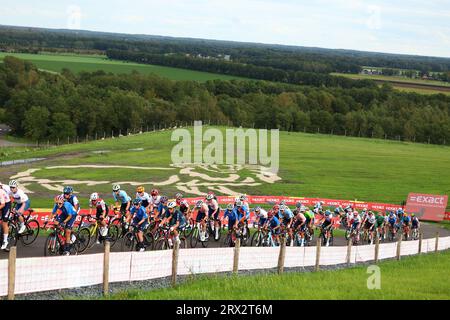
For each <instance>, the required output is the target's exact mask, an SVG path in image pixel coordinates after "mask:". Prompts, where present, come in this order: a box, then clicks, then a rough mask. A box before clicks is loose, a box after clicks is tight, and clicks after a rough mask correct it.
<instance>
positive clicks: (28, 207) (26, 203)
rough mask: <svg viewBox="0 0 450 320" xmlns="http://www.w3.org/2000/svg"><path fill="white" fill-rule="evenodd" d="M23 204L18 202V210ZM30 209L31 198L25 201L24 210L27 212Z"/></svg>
mask: <svg viewBox="0 0 450 320" xmlns="http://www.w3.org/2000/svg"><path fill="white" fill-rule="evenodd" d="M22 205H23V203H16V207H15V209H16V211H17V210H19V209H20V208H21V207H22ZM28 209H30V199H28V200H27V201H26V202H25V208H24V209H23V211H24V212H25V211H27V210H28Z"/></svg>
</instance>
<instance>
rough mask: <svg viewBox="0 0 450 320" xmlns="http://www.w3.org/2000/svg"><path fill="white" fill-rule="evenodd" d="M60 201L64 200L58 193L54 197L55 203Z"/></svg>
mask: <svg viewBox="0 0 450 320" xmlns="http://www.w3.org/2000/svg"><path fill="white" fill-rule="evenodd" d="M61 201H62V202H64V197H63V196H62V195H60V194H59V195H57V196H56V197H55V202H56V203H57V202H61Z"/></svg>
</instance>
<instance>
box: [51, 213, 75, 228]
mask: <svg viewBox="0 0 450 320" xmlns="http://www.w3.org/2000/svg"><path fill="white" fill-rule="evenodd" d="M76 219H77V215H76V214H74V215H73V216H72V218H70V220H69V221H67V223H66V225H65V227H64V229H67V230H72V228H73V225H74V224H75V220H76ZM64 220H65V218H64V219H63V218H62V217H61V216H58V217H57V218H56V221H58V222H59V223H63V221H64Z"/></svg>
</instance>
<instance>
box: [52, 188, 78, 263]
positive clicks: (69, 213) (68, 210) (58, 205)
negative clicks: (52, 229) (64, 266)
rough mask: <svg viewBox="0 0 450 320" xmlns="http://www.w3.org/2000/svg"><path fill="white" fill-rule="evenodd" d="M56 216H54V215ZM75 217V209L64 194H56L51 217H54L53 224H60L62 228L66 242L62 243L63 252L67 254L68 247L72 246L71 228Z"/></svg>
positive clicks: (68, 252)
mask: <svg viewBox="0 0 450 320" xmlns="http://www.w3.org/2000/svg"><path fill="white" fill-rule="evenodd" d="M55 216H56V217H55ZM76 218H77V211H76V210H75V208H74V207H73V205H72V204H71V203H70V202H69V201H66V200H65V198H64V196H62V195H58V196H56V197H55V206H54V207H53V211H52V217H51V219H54V222H53V223H54V224H55V225H56V226H57V225H60V226H61V227H62V228H64V236H65V239H66V243H65V245H64V252H63V254H64V255H66V256H68V255H69V254H70V249H71V247H72V238H71V234H72V228H73V225H74V223H75V220H76Z"/></svg>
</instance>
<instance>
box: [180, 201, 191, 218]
mask: <svg viewBox="0 0 450 320" xmlns="http://www.w3.org/2000/svg"><path fill="white" fill-rule="evenodd" d="M179 206H180V207H179V208H180V211H181V213H182V214H184V216H185V217H186V221H189V219H190V218H191V208H190V207H189V203H188V202H187V201H186V200H181V201H180V205H179Z"/></svg>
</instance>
